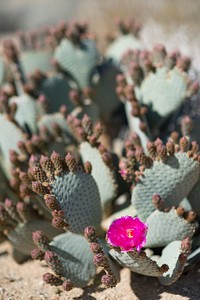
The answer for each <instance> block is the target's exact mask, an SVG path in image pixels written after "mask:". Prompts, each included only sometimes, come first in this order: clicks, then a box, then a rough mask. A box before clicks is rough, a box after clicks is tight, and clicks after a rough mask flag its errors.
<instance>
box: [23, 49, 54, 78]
mask: <svg viewBox="0 0 200 300" xmlns="http://www.w3.org/2000/svg"><path fill="white" fill-rule="evenodd" d="M52 57H53V54H52V51H48V50H46V51H45V50H44V51H42V50H36V51H27V52H22V54H21V56H20V63H21V65H22V68H23V71H24V72H25V74H26V75H29V74H30V73H33V72H34V71H35V70H40V71H42V72H52V71H53V65H52V64H51V60H52Z"/></svg>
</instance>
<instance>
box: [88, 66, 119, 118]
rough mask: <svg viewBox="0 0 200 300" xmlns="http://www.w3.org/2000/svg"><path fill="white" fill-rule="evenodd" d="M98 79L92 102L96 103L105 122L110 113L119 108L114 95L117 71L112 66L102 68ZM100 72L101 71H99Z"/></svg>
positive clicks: (117, 99)
mask: <svg viewBox="0 0 200 300" xmlns="http://www.w3.org/2000/svg"><path fill="white" fill-rule="evenodd" d="M102 69H103V71H102V73H100V75H101V76H100V79H99V81H98V83H97V84H96V85H95V86H94V96H93V99H94V102H95V103H97V105H98V107H99V111H100V115H101V116H102V118H103V119H104V120H105V119H106V120H109V118H110V116H111V113H112V112H113V111H114V110H115V109H116V108H117V107H118V106H119V104H120V101H119V98H118V96H117V94H116V76H117V74H118V73H119V71H118V69H117V68H116V67H114V66H113V65H112V64H108V63H107V65H106V63H105V70H104V65H103V66H102ZM100 72H101V71H100Z"/></svg>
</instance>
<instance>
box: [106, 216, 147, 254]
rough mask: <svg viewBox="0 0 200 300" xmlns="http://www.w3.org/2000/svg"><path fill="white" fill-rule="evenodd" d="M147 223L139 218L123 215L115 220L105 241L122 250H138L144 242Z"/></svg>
mask: <svg viewBox="0 0 200 300" xmlns="http://www.w3.org/2000/svg"><path fill="white" fill-rule="evenodd" d="M147 230H148V225H147V224H145V223H142V222H141V221H140V219H139V218H137V217H136V218H133V217H131V216H124V217H121V218H119V219H117V220H115V221H114V222H113V223H112V224H111V225H110V227H109V229H108V232H107V242H108V244H110V245H111V246H114V247H120V248H121V251H122V252H128V251H133V250H134V249H136V250H137V251H138V252H139V251H140V249H141V248H142V247H143V246H144V245H145V243H146V235H147Z"/></svg>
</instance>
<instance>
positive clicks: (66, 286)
mask: <svg viewBox="0 0 200 300" xmlns="http://www.w3.org/2000/svg"><path fill="white" fill-rule="evenodd" d="M62 287H63V289H64V290H65V291H70V290H71V289H73V287H74V286H73V283H72V282H71V280H65V281H64V282H63V284H62Z"/></svg>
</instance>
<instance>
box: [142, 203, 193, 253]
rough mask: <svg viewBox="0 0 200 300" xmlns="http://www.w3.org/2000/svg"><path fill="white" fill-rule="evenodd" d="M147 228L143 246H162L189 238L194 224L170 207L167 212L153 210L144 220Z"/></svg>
mask: <svg viewBox="0 0 200 300" xmlns="http://www.w3.org/2000/svg"><path fill="white" fill-rule="evenodd" d="M146 222H147V224H148V226H149V230H148V233H147V241H146V245H145V247H150V248H155V247H164V246H166V245H167V244H169V243H170V242H172V241H175V240H183V239H184V238H186V237H189V238H191V237H192V236H193V234H194V233H195V229H196V225H197V224H195V223H194V222H192V223H189V222H188V221H187V220H185V219H184V218H183V217H182V216H179V215H178V213H177V211H176V210H175V209H174V208H172V209H171V210H170V211H169V212H162V211H158V210H156V211H154V212H153V213H152V214H151V215H150V216H149V217H148V218H147V220H146Z"/></svg>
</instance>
